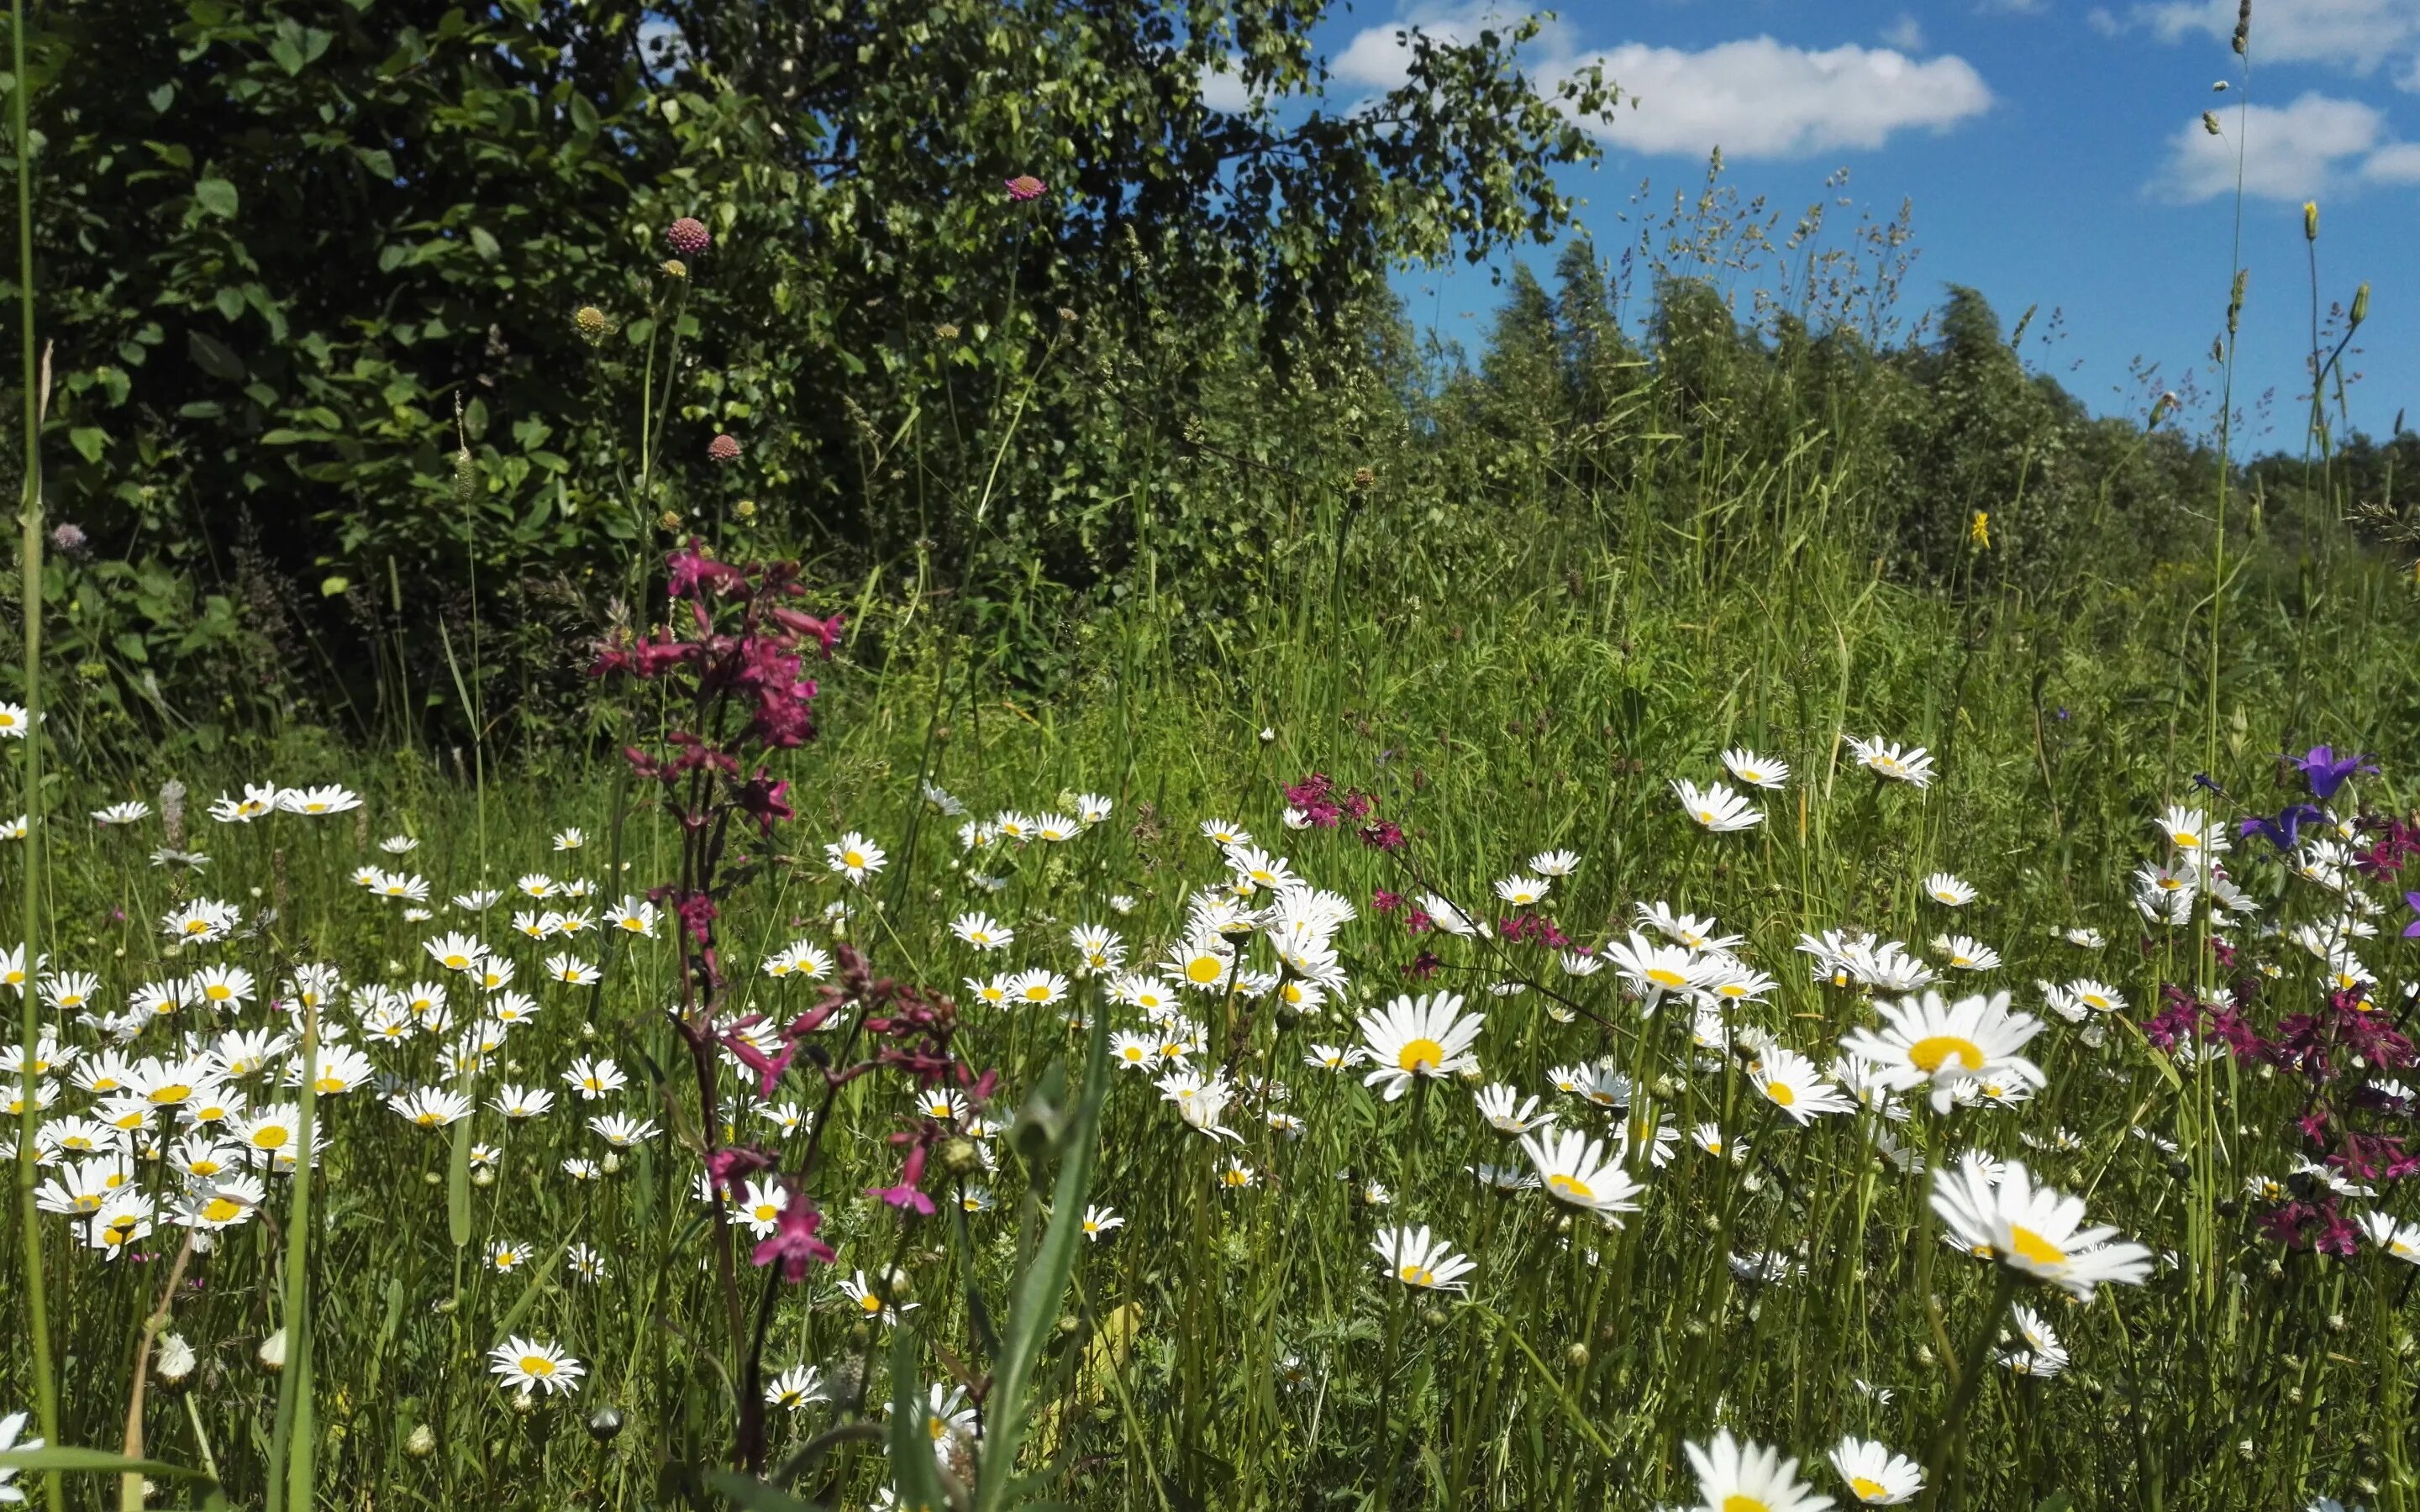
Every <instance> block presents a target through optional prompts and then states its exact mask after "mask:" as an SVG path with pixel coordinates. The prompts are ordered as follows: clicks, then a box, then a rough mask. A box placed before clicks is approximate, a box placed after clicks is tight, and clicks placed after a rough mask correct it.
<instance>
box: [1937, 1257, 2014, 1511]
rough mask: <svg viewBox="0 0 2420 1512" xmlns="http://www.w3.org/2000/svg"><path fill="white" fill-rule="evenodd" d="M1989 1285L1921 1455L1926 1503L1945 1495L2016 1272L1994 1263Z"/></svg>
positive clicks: (1939, 1501) (1939, 1499)
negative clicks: (1988, 1301) (1985, 1306)
mask: <svg viewBox="0 0 2420 1512" xmlns="http://www.w3.org/2000/svg"><path fill="white" fill-rule="evenodd" d="M1993 1272H1994V1276H1993V1286H1992V1305H1991V1308H1990V1309H1989V1310H1988V1311H1987V1312H1985V1313H1984V1315H1983V1321H1982V1323H1981V1325H1980V1326H1978V1328H1977V1329H1976V1330H1975V1337H1974V1341H1973V1342H1972V1343H1970V1344H1968V1345H1967V1346H1966V1352H1965V1354H1964V1355H1963V1356H1962V1358H1961V1359H1960V1360H1959V1362H1958V1379H1957V1381H1956V1382H1955V1383H1954V1384H1953V1385H1952V1386H1951V1387H1950V1393H1949V1406H1948V1408H1947V1410H1946V1411H1945V1412H1943V1413H1942V1414H1941V1428H1940V1431H1938V1432H1937V1433H1935V1434H1934V1435H1933V1439H1932V1449H1931V1453H1929V1454H1927V1455H1926V1456H1925V1457H1924V1476H1925V1480H1926V1482H1927V1483H1928V1484H1929V1485H1930V1486H1931V1494H1932V1500H1931V1503H1930V1505H1933V1506H1939V1505H1941V1498H1942V1497H1944V1496H1946V1495H1947V1494H1948V1493H1947V1490H1946V1489H1945V1479H1944V1477H1945V1476H1946V1474H1947V1471H1948V1468H1949V1465H1950V1462H1951V1461H1952V1460H1953V1459H1954V1458H1956V1457H1957V1454H1958V1452H1959V1450H1961V1449H1962V1448H1963V1447H1964V1445H1965V1443H1966V1409H1967V1408H1968V1407H1970V1406H1972V1405H1974V1401H1975V1390H1976V1388H1977V1387H1978V1386H1979V1385H1981V1384H1982V1382H1983V1357H1984V1355H1986V1354H1987V1353H1989V1352H1990V1351H1991V1348H1992V1340H1993V1338H1994V1337H1995V1336H1997V1335H1998V1334H1999V1332H2000V1319H2001V1318H2002V1317H2003V1316H2005V1315H2006V1314H2007V1312H2008V1310H2009V1304H2010V1303H2012V1302H2014V1301H2016V1298H2017V1286H2018V1283H2019V1280H2020V1278H2019V1276H2018V1274H2017V1273H2016V1272H2014V1271H2012V1270H2010V1269H2009V1267H2007V1266H2005V1265H1995V1266H1993Z"/></svg>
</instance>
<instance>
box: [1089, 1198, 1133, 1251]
mask: <svg viewBox="0 0 2420 1512" xmlns="http://www.w3.org/2000/svg"><path fill="white" fill-rule="evenodd" d="M1125 1223H1126V1221H1125V1216H1124V1215H1123V1214H1121V1213H1120V1212H1119V1211H1117V1210H1116V1209H1114V1208H1105V1207H1103V1206H1101V1205H1100V1204H1099V1203H1097V1202H1096V1203H1094V1204H1093V1205H1091V1206H1090V1207H1088V1208H1086V1209H1085V1210H1084V1237H1085V1238H1086V1239H1089V1240H1092V1241H1093V1242H1095V1243H1098V1242H1100V1241H1101V1240H1103V1239H1105V1238H1107V1237H1109V1234H1110V1233H1111V1232H1113V1231H1114V1230H1116V1229H1120V1228H1124V1227H1125Z"/></svg>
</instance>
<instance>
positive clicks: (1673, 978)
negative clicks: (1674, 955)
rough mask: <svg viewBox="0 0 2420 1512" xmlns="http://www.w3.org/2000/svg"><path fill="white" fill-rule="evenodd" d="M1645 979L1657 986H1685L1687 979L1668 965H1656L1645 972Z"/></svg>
mask: <svg viewBox="0 0 2420 1512" xmlns="http://www.w3.org/2000/svg"><path fill="white" fill-rule="evenodd" d="M1647 980H1649V981H1652V982H1653V983H1654V984H1655V985H1656V986H1658V987H1686V986H1687V985H1688V984H1689V979H1688V978H1686V977H1684V976H1683V975H1682V974H1681V973H1679V972H1677V971H1675V970H1673V969H1672V968H1671V967H1669V966H1656V967H1654V968H1653V969H1652V970H1650V971H1649V972H1648V973H1647Z"/></svg>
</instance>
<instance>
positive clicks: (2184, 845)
mask: <svg viewBox="0 0 2420 1512" xmlns="http://www.w3.org/2000/svg"><path fill="white" fill-rule="evenodd" d="M2168 839H2170V840H2172V841H2176V844H2177V849H2179V850H2180V851H2193V850H2199V849H2200V848H2201V837H2200V836H2199V835H2196V834H2195V833H2194V832H2193V831H2191V830H2189V829H2180V830H2177V831H2176V832H2174V833H2173V834H2171V835H2169V836H2168Z"/></svg>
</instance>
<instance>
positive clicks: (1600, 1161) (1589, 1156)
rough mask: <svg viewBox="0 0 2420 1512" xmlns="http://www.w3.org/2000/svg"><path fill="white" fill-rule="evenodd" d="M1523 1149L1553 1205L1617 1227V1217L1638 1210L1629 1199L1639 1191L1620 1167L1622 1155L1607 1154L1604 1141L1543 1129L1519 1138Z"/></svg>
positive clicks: (1634, 1203)
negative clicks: (1591, 1215)
mask: <svg viewBox="0 0 2420 1512" xmlns="http://www.w3.org/2000/svg"><path fill="white" fill-rule="evenodd" d="M1521 1149H1522V1152H1523V1153H1525V1154H1527V1155H1528V1157H1529V1164H1530V1165H1533V1166H1535V1167H1536V1168H1537V1172H1538V1176H1539V1179H1540V1180H1542V1181H1544V1183H1545V1188H1546V1194H1547V1196H1551V1197H1553V1198H1554V1199H1555V1200H1556V1201H1558V1202H1562V1203H1567V1204H1569V1205H1570V1206H1572V1207H1575V1208H1581V1209H1585V1210H1587V1211H1590V1212H1593V1213H1595V1214H1596V1215H1597V1216H1598V1217H1599V1218H1601V1219H1603V1220H1604V1221H1605V1222H1606V1223H1608V1224H1613V1225H1616V1226H1619V1225H1620V1224H1621V1216H1620V1215H1621V1214H1622V1213H1625V1212H1637V1211H1638V1204H1637V1202H1636V1201H1635V1200H1633V1199H1634V1198H1636V1197H1637V1196H1638V1194H1639V1192H1640V1191H1641V1190H1643V1189H1642V1188H1641V1187H1640V1186H1639V1184H1638V1183H1637V1182H1636V1181H1634V1180H1631V1179H1630V1173H1629V1172H1628V1171H1626V1170H1624V1169H1623V1168H1622V1165H1621V1156H1619V1155H1613V1156H1610V1157H1608V1156H1607V1155H1606V1148H1605V1143H1604V1141H1602V1140H1598V1139H1590V1137H1589V1136H1588V1135H1587V1134H1582V1133H1581V1132H1580V1131H1578V1130H1576V1129H1547V1130H1544V1131H1541V1132H1540V1133H1537V1134H1524V1135H1522V1137H1521Z"/></svg>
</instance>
